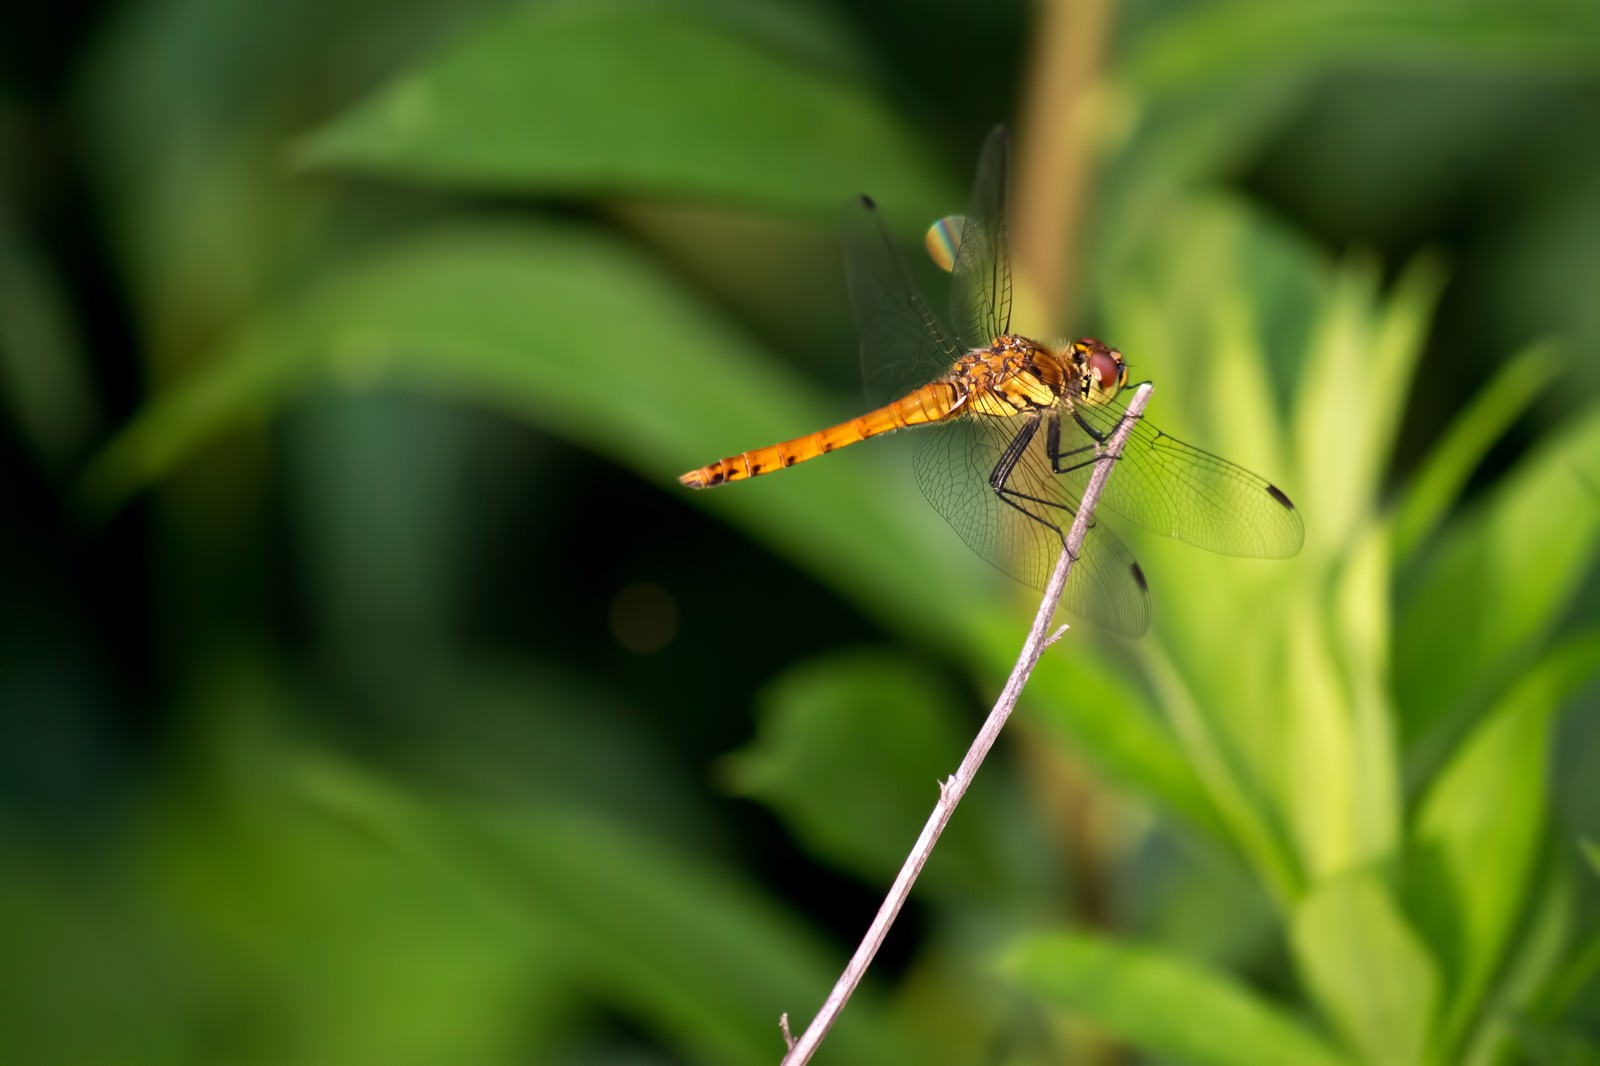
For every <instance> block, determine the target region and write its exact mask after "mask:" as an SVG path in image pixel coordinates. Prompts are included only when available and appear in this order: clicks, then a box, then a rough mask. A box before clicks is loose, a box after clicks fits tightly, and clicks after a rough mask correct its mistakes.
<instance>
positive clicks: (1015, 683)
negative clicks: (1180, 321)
mask: <svg viewBox="0 0 1600 1066" xmlns="http://www.w3.org/2000/svg"><path fill="white" fill-rule="evenodd" d="M1152 388H1153V386H1151V384H1150V383H1149V382H1146V383H1144V384H1143V385H1140V386H1139V387H1138V388H1137V389H1135V390H1134V393H1133V397H1132V399H1130V400H1129V401H1128V407H1127V411H1126V412H1125V413H1124V415H1123V417H1122V421H1121V422H1120V423H1118V425H1117V428H1116V431H1115V432H1113V433H1112V434H1111V436H1110V437H1109V438H1108V439H1107V440H1106V443H1105V445H1104V447H1103V448H1102V449H1101V461H1099V462H1097V463H1096V464H1095V468H1094V473H1093V474H1092V475H1090V477H1089V484H1088V485H1087V486H1086V487H1085V488H1084V490H1083V499H1082V500H1081V501H1079V504H1078V513H1077V515H1076V516H1074V518H1073V520H1072V527H1071V528H1070V529H1069V530H1068V531H1067V539H1066V543H1065V545H1063V547H1062V550H1061V557H1060V558H1059V559H1057V560H1056V568H1055V571H1054V572H1053V573H1051V575H1050V581H1049V582H1048V583H1047V584H1046V585H1045V588H1044V598H1043V599H1042V600H1040V601H1039V610H1038V612H1037V613H1036V614H1035V615H1034V617H1033V626H1032V627H1031V628H1030V629H1029V630H1028V637H1027V639H1026V640H1025V641H1023V644H1022V653H1021V654H1020V655H1019V656H1017V665H1016V666H1014V667H1012V669H1011V676H1010V677H1009V678H1007V679H1006V684H1005V688H1004V689H1002V690H1001V692H1000V698H999V699H998V700H996V701H995V705H994V709H993V710H991V711H990V712H989V717H988V718H987V719H985V720H984V723H983V728H982V729H980V730H979V731H978V736H977V738H976V739H974V740H973V742H972V746H971V747H970V748H968V749H967V755H966V758H964V759H962V760H961V765H960V766H959V767H958V768H957V769H956V772H955V773H954V774H952V775H950V778H949V780H947V781H944V782H942V783H941V784H940V786H939V802H938V803H936V804H934V808H933V813H932V814H931V815H929V816H928V821H927V824H925V825H924V826H923V827H922V834H921V835H920V836H918V837H917V842H916V844H915V845H914V846H913V847H912V849H911V853H910V854H909V855H907V856H906V861H905V863H904V864H903V865H902V866H901V867H900V873H899V875H898V876H897V877H896V878H895V879H894V884H893V885H891V886H890V887H889V893H888V895H887V896H885V897H884V900H883V905H882V906H880V907H879V908H878V914H877V917H875V918H874V919H873V920H872V925H871V926H870V927H869V928H868V929H867V933H866V936H864V937H862V938H861V943H860V944H859V945H858V946H857V947H856V951H855V954H854V955H852V956H851V957H850V961H849V963H847V964H846V965H845V968H844V972H843V973H842V974H840V975H839V980H838V981H837V982H836V983H835V984H834V986H833V991H832V992H830V993H829V994H828V998H827V1000H826V1001H825V1002H824V1003H823V1004H822V1009H821V1010H819V1011H818V1012H817V1016H816V1017H815V1018H813V1019H811V1024H810V1025H808V1026H806V1030H805V1032H803V1033H801V1034H800V1039H799V1040H796V1041H795V1042H794V1043H793V1044H792V1045H791V1046H790V1047H789V1053H788V1054H787V1055H785V1056H784V1058H783V1066H801V1064H803V1063H806V1062H809V1061H811V1056H812V1055H813V1054H815V1053H816V1050H817V1048H818V1047H819V1046H820V1045H821V1043H822V1040H823V1038H824V1037H825V1036H827V1035H828V1030H829V1029H831V1028H833V1023H834V1022H835V1021H837V1020H838V1018H839V1014H840V1013H841V1012H842V1011H843V1010H844V1005H845V1004H846V1003H847V1002H849V1000H850V996H851V995H852V994H853V993H854V992H855V990H856V986H857V985H859V984H860V983H861V979H862V977H864V976H866V972H867V967H868V966H870V965H872V959H873V957H874V956H875V955H877V953H878V948H879V947H881V946H882V945H883V941H884V938H885V937H887V936H888V935H889V927H890V926H891V925H893V924H894V920H895V917H896V916H897V915H899V913H900V908H901V907H902V906H904V905H905V902H906V899H907V898H908V897H909V896H910V895H911V886H912V885H913V884H915V883H916V880H917V876H918V875H919V874H921V873H922V868H923V866H924V865H926V864H927V862H928V859H929V857H930V856H931V855H932V854H933V846H934V845H935V844H936V843H938V841H939V836H940V834H942V833H943V832H944V827H945V826H946V825H948V824H949V823H950V817H951V816H952V815H953V814H955V810H956V805H957V804H958V803H960V802H961V797H962V796H964V795H966V792H967V788H968V787H969V786H970V785H971V784H972V779H973V778H974V777H976V776H977V773H978V767H979V766H981V765H983V760H984V758H985V757H986V756H987V755H988V754H989V749H990V748H992V747H994V742H995V741H996V740H997V739H999V736H1000V730H1001V729H1002V728H1004V726H1005V724H1006V719H1008V718H1010V717H1011V712H1012V710H1013V709H1015V707H1016V705H1017V699H1018V697H1020V696H1021V695H1022V687H1023V686H1024V685H1026V684H1027V683H1028V678H1029V676H1030V675H1032V673H1033V668H1034V666H1035V664H1037V663H1038V661H1039V656H1040V655H1042V654H1044V649H1045V648H1047V647H1049V646H1050V645H1051V644H1053V643H1054V642H1055V640H1056V638H1058V637H1059V636H1060V635H1061V632H1062V630H1065V629H1066V627H1065V626H1062V627H1061V629H1060V630H1057V631H1056V632H1055V633H1053V634H1052V633H1050V632H1049V629H1050V621H1051V619H1053V618H1054V617H1055V614H1056V606H1057V605H1058V604H1059V603H1060V602H1061V592H1062V590H1063V589H1065V588H1066V585H1067V576H1068V575H1069V574H1070V573H1071V571H1072V562H1073V560H1074V559H1075V558H1076V557H1077V555H1078V550H1079V549H1080V548H1081V547H1082V546H1083V538H1084V536H1085V535H1086V534H1087V533H1088V531H1089V525H1090V523H1091V522H1092V521H1093V519H1094V509H1095V505H1096V504H1097V503H1099V501H1100V493H1101V492H1102V491H1103V490H1104V488H1105V483H1106V479H1107V478H1108V477H1109V476H1110V475H1111V470H1112V468H1113V467H1114V466H1116V462H1115V460H1116V459H1117V457H1118V456H1120V455H1121V454H1122V447H1123V445H1124V444H1126V443H1127V440H1128V434H1129V433H1131V432H1132V431H1133V424H1134V423H1135V422H1137V421H1138V420H1139V418H1140V416H1141V415H1142V414H1143V413H1144V408H1145V404H1147V403H1149V402H1150V393H1151V390H1152ZM784 1034H785V1040H786V1041H787V1039H788V1024H787V1017H786V1018H785V1022H784Z"/></svg>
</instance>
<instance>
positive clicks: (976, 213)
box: [950, 126, 1011, 350]
mask: <svg viewBox="0 0 1600 1066" xmlns="http://www.w3.org/2000/svg"><path fill="white" fill-rule="evenodd" d="M1010 156H1011V145H1010V138H1009V136H1008V135H1007V133H1006V130H1005V127H1004V126H997V127H995V129H994V131H993V132H992V133H990V134H989V139H988V140H986V141H985V142H984V144H983V152H982V154H981V155H980V156H979V157H978V176H977V179H976V181H975V182H974V184H973V186H972V200H971V202H970V203H969V204H968V205H967V215H966V223H965V225H963V226H962V227H961V244H960V247H959V249H958V250H957V252H956V262H955V269H954V270H953V271H952V273H951V281H950V320H951V323H952V324H953V325H954V326H955V330H956V341H957V343H959V344H960V345H961V347H962V348H963V350H970V349H972V348H982V347H986V346H987V345H988V344H989V343H990V342H992V341H993V340H994V339H995V338H996V337H999V336H1002V335H1004V334H1006V333H1009V332H1011V242H1010V239H1009V237H1008V235H1007V231H1006V198H1007V195H1008V192H1009V183H1010V180H1011V178H1010V170H1011V163H1010Z"/></svg>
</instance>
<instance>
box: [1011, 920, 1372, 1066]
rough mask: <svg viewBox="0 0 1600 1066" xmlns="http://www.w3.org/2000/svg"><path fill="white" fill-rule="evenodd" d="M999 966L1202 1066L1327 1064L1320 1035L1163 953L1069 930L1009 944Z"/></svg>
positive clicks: (1057, 1003)
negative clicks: (1073, 933) (1009, 947)
mask: <svg viewBox="0 0 1600 1066" xmlns="http://www.w3.org/2000/svg"><path fill="white" fill-rule="evenodd" d="M1005 968H1006V970H1007V972H1009V973H1010V974H1011V975H1012V976H1013V977H1014V978H1015V979H1016V980H1018V981H1020V982H1021V983H1022V985H1023V986H1024V987H1025V988H1027V989H1028V990H1029V991H1031V992H1033V993H1034V994H1035V995H1036V996H1038V997H1040V998H1041V999H1042V1000H1044V1001H1045V1002H1046V1003H1047V1004H1049V1005H1050V1006H1051V1007H1053V1008H1055V1009H1056V1010H1059V1011H1062V1012H1063V1013H1066V1014H1070V1015H1076V1016H1079V1017H1083V1018H1088V1019H1089V1020H1091V1021H1093V1022H1096V1023H1097V1024H1099V1025H1103V1026H1105V1027H1106V1028H1108V1029H1110V1030H1111V1031H1112V1032H1114V1033H1117V1034H1119V1035H1120V1036H1123V1037H1125V1038H1126V1039H1127V1040H1128V1041H1130V1042H1131V1043H1133V1044H1134V1045H1135V1046H1137V1047H1139V1048H1141V1049H1144V1050H1147V1051H1152V1052H1157V1053H1161V1054H1165V1055H1172V1056H1175V1057H1177V1058H1178V1059H1180V1060H1181V1061H1184V1062H1192V1063H1197V1064H1203V1066H1260V1064H1261V1063H1267V1062H1270V1063H1281V1064H1283V1066H1333V1064H1335V1063H1347V1062H1349V1061H1351V1060H1347V1059H1346V1058H1344V1056H1342V1055H1341V1054H1340V1053H1339V1052H1338V1051H1337V1050H1336V1049H1335V1048H1334V1047H1333V1046H1331V1045H1330V1044H1328V1043H1327V1042H1326V1041H1325V1040H1324V1039H1323V1038H1322V1037H1321V1036H1319V1035H1318V1034H1317V1033H1315V1032H1313V1031H1312V1030H1310V1029H1307V1028H1306V1027H1305V1026H1304V1025H1303V1024H1302V1023H1301V1022H1300V1021H1298V1020H1297V1019H1295V1018H1292V1017H1290V1016H1288V1015H1286V1014H1284V1013H1282V1012H1281V1011H1279V1009H1278V1008H1277V1007H1275V1006H1272V1005H1271V1004H1269V1003H1268V1002H1267V1001H1266V1000H1264V999H1262V998H1261V997H1259V996H1257V995H1256V994H1255V993H1253V992H1251V991H1249V990H1248V989H1246V988H1244V987H1242V986H1240V985H1237V984H1235V983H1234V982H1233V981H1232V980H1231V979H1230V978H1228V977H1226V976H1224V975H1222V974H1218V973H1213V972H1210V971H1207V970H1205V969H1202V968H1200V967H1198V966H1195V965H1194V964H1192V963H1189V962H1186V961H1183V960H1181V959H1178V958H1175V957H1173V956H1170V955H1164V954H1162V953H1160V952H1159V951H1155V950H1152V949H1146V948H1138V947H1130V946H1125V945H1122V944H1118V943H1116V942H1115V941H1110V940H1100V939H1097V938H1092V937H1085V936H1077V935H1072V934H1058V935H1055V936H1048V937H1039V938H1036V939H1033V940H1029V941H1026V942H1024V943H1023V944H1022V945H1021V946H1019V947H1017V948H1015V949H1013V950H1012V951H1011V953H1010V954H1009V956H1008V957H1007V959H1006V964H1005Z"/></svg>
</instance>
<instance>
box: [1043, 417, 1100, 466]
mask: <svg viewBox="0 0 1600 1066" xmlns="http://www.w3.org/2000/svg"><path fill="white" fill-rule="evenodd" d="M1072 420H1073V421H1074V422H1076V423H1078V425H1080V426H1082V427H1083V431H1084V432H1085V433H1087V434H1089V436H1090V437H1091V438H1093V440H1094V441H1095V443H1094V444H1085V445H1083V446H1082V447H1079V448H1074V449H1072V450H1071V451H1069V452H1063V451H1062V450H1061V417H1060V416H1059V415H1057V414H1054V413H1052V414H1051V415H1050V426H1049V428H1048V429H1046V430H1045V438H1044V450H1045V454H1047V455H1049V456H1050V469H1051V470H1052V471H1054V472H1055V473H1057V474H1071V473H1073V472H1075V471H1078V470H1082V469H1083V468H1084V467H1086V466H1091V465H1093V464H1094V463H1095V462H1096V461H1097V460H1098V459H1099V458H1100V448H1099V445H1101V444H1104V443H1105V440H1106V438H1105V437H1104V436H1103V435H1101V434H1100V433H1097V432H1095V429H1094V427H1093V426H1091V425H1089V424H1088V423H1087V422H1085V421H1084V420H1083V419H1082V418H1080V417H1079V416H1078V412H1077V411H1073V412H1072ZM1078 456H1087V458H1084V459H1081V460H1078V459H1077V457H1078ZM1064 460H1077V461H1074V462H1069V463H1067V464H1066V465H1062V464H1063V461H1064Z"/></svg>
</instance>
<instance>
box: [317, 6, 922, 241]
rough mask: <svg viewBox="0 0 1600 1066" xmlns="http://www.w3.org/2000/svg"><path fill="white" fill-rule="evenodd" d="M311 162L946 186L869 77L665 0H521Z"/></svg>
mask: <svg viewBox="0 0 1600 1066" xmlns="http://www.w3.org/2000/svg"><path fill="white" fill-rule="evenodd" d="M823 36H825V32H824V33H818V34H814V35H813V39H816V38H818V37H823ZM302 157H303V158H304V159H305V160H306V161H308V162H311V163H314V164H317V165H322V166H337V167H340V168H342V169H347V170H358V171H363V172H368V173H378V174H384V175H387V176H391V177H398V178H405V179H415V180H423V181H429V182H437V183H446V184H456V185H465V186H469V187H474V188H501V189H518V190H534V191H540V192H554V193H565V194H575V195H580V196H585V197H591V196H596V195H601V196H604V195H612V194H618V193H621V194H628V195H646V196H667V197H693V198H697V199H702V200H709V201H712V202H715V203H717V204H719V205H726V204H729V203H734V204H753V205H762V206H768V207H777V208H783V209H788V210H796V209H799V210H807V211H826V212H829V213H832V212H834V211H837V210H838V208H839V205H840V204H841V203H843V202H844V201H845V199H846V198H847V197H849V196H850V195H852V194H854V193H858V192H864V191H870V192H871V193H872V194H873V195H874V196H881V197H883V198H885V199H886V200H887V201H888V202H891V203H896V204H899V205H902V207H903V208H904V209H909V208H911V207H912V206H913V205H915V206H916V208H917V209H918V214H925V213H928V212H932V213H934V214H937V213H938V211H939V210H940V208H941V206H942V205H943V206H947V205H948V203H949V200H950V196H951V194H952V191H953V190H950V189H948V188H946V187H944V186H942V185H940V184H939V183H938V182H937V181H936V180H935V178H936V176H937V175H938V174H939V168H938V167H936V166H934V165H933V161H932V160H931V158H930V156H929V153H928V152H927V150H926V149H925V148H924V147H923V146H922V144H921V143H920V142H919V141H918V140H917V139H916V137H915V135H914V134H912V133H911V132H910V131H909V130H908V129H907V128H906V127H905V125H904V124H903V123H902V121H901V120H900V118H899V116H898V115H896V114H895V112H894V111H893V110H891V109H890V108H888V107H887V106H885V104H884V103H883V102H882V100H881V97H880V96H879V95H878V94H877V93H876V92H874V91H873V90H872V89H871V88H870V87H869V86H868V85H866V84H865V83H864V82H862V81H861V80H860V79H859V78H857V77H854V76H852V75H850V74H847V73H845V72H844V71H842V70H840V69H838V67H837V66H834V67H832V68H831V69H830V67H829V66H827V65H824V64H821V63H819V62H816V61H815V57H814V56H809V57H806V58H805V59H801V58H799V57H796V56H794V55H790V54H786V49H781V48H778V47H775V46H774V43H773V41H772V40H771V39H770V37H769V39H767V40H765V41H763V40H760V39H758V38H757V37H756V35H753V34H751V33H749V32H748V27H747V26H741V25H740V21H739V20H734V19H730V18H727V17H726V16H724V15H721V14H719V13H718V11H717V9H716V8H714V7H711V6H708V5H704V4H693V5H686V4H668V3H664V2H661V0H599V2H596V0H583V2H581V3H579V2H574V0H557V2H553V3H524V4H521V5H519V6H518V7H517V8H516V9H514V10H513V11H511V12H509V13H508V14H507V15H506V16H504V17H497V18H493V19H490V20H488V21H486V22H485V23H484V24H483V25H482V26H480V27H479V28H477V30H476V31H475V32H473V33H471V34H467V35H465V36H464V37H463V38H461V39H460V40H458V41H457V42H455V44H454V45H453V46H452V47H450V48H448V49H446V50H445V52H444V53H443V54H441V55H440V56H438V57H437V58H436V59H435V60H433V61H432V62H430V63H428V64H425V65H423V66H422V67H421V69H419V70H415V71H413V72H411V73H410V74H408V75H407V76H405V77H404V78H402V79H401V80H400V81H399V82H398V83H396V84H395V85H393V86H391V87H390V88H388V89H386V90H385V91H384V92H382V93H381V94H379V96H378V97H377V98H375V99H374V100H372V101H369V102H368V103H366V104H364V105H362V106H360V107H358V108H357V109H355V110H354V111H352V112H350V113H349V114H347V115H345V116H344V117H342V118H340V119H338V120H337V121H335V122H334V123H333V124H332V125H330V126H328V127H326V128H324V129H322V130H320V131H318V132H317V133H315V134H313V135H312V136H311V137H310V139H309V140H308V141H307V142H306V144H305V146H304V150H303V152H302ZM841 161H847V165H846V166H845V167H844V168H843V169H841V166H840V163H841Z"/></svg>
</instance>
